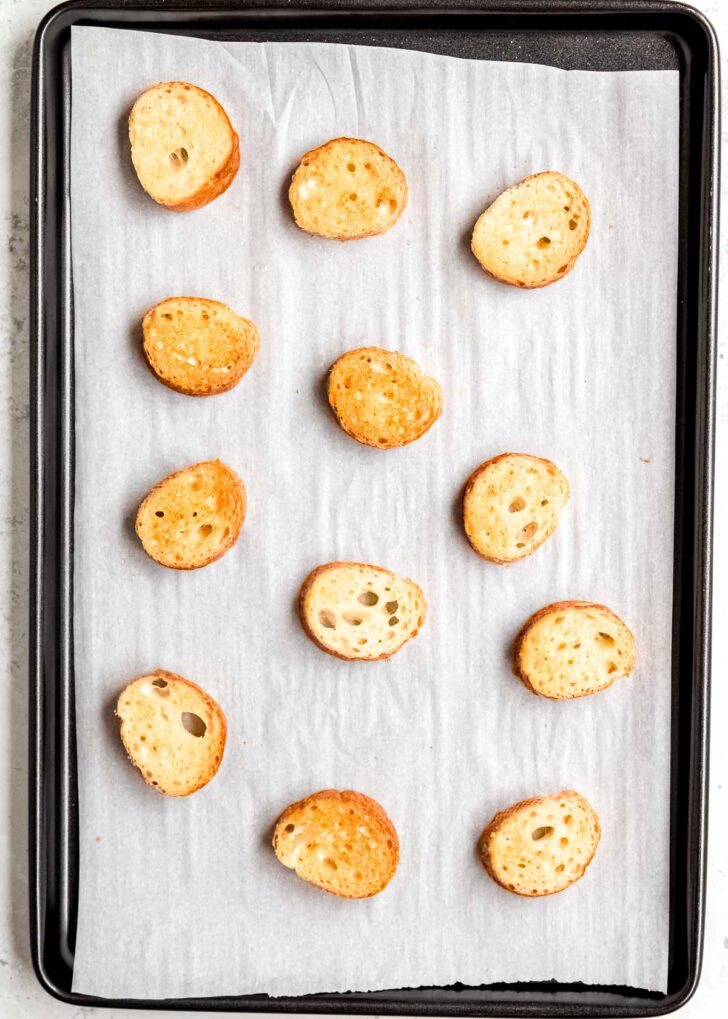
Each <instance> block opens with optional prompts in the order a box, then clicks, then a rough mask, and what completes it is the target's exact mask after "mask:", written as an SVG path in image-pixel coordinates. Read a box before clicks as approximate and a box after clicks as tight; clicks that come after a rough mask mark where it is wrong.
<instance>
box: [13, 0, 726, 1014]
mask: <svg viewBox="0 0 728 1019" xmlns="http://www.w3.org/2000/svg"><path fill="white" fill-rule="evenodd" d="M236 7H237V5H224V4H219V5H214V6H212V7H211V6H205V7H204V8H203V7H201V6H195V5H193V4H182V3H181V4H178V5H176V7H175V9H174V10H170V9H169V8H167V6H166V5H163V4H157V5H154V4H144V5H140V4H134V3H126V4H116V5H111V4H108V5H106V4H93V5H92V4H82V3H78V4H69V5H66V6H65V7H62V8H59V9H57V11H56V12H54V13H52V14H51V15H49V16H48V18H46V20H45V22H44V23H43V25H42V26H41V28H40V29H39V32H38V36H37V40H36V51H35V60H34V92H33V101H34V108H33V130H34V137H33V153H32V154H33V168H32V182H31V183H32V191H33V195H32V200H33V210H32V211H33V215H32V221H33V228H34V233H33V241H32V254H33V275H32V298H33V309H34V315H33V323H34V328H33V336H32V352H33V367H32V371H33V380H32V381H33V392H34V411H35V414H34V421H33V425H34V435H33V440H34V442H33V448H34V459H33V489H32V492H33V500H34V505H33V515H32V527H33V548H34V560H33V577H32V580H33V583H32V588H33V589H32V592H31V622H32V627H31V633H32V634H33V636H32V647H31V692H32V697H33V711H32V720H31V721H32V726H33V733H32V740H31V754H32V759H31V818H30V823H31V886H32V897H33V902H32V925H33V929H32V947H33V955H34V962H35V965H36V969H37V972H38V975H39V978H40V979H41V982H42V983H43V984H44V986H46V988H47V989H48V990H50V991H51V993H55V994H56V995H58V996H60V997H63V998H64V999H65V1000H68V1001H73V1002H75V1003H77V1004H84V1003H86V1004H92V1003H93V1004H97V1005H99V1004H107V1005H117V1006H120V1005H127V1006H129V1005H139V1006H144V1007H150V1006H152V1007H153V1006H159V1007H166V1008H173V1009H180V1008H200V1009H208V1010H223V1009H226V1010H231V1011H240V1010H245V1009H247V1010H253V1011H309V1012H348V1013H353V1012H371V1013H376V1014H395V1013H401V1014H415V1013H418V1014H419V1013H423V1014H424V1013H427V1014H433V1015H444V1014H449V1013H457V1014H463V1015H467V1014H478V1015H481V1014H482V1015H503V1016H504V1015H527V1014H538V1015H640V1014H642V1015H644V1014H658V1013H660V1012H664V1011H666V1010H670V1009H672V1008H675V1007H677V1006H678V1005H679V1004H680V1003H682V1002H684V1000H686V998H687V997H688V996H689V994H690V993H691V991H692V989H693V988H694V986H695V983H696V981H697V977H698V972H699V959H700V948H701V939H702V917H703V894H704V850H705V818H706V813H705V810H706V803H705V788H706V758H705V754H706V743H705V728H706V717H707V679H708V651H709V632H708V630H709V561H710V519H711V485H712V480H711V479H712V441H713V440H712V433H713V424H712V422H713V372H714V360H715V346H714V321H715V318H714V314H715V251H716V245H715V241H714V231H715V227H716V215H717V210H716V200H715V192H716V189H717V165H716V161H717V155H716V142H715V139H716V132H717V112H716V102H717V100H716V90H717V80H716V79H717V70H716V47H715V41H714V39H713V36H712V33H711V31H710V29H709V27H708V26H707V25H706V23H705V22H704V21H703V19H701V18H700V16H698V15H696V14H695V13H694V12H690V11H689V10H688V9H686V8H683V7H682V6H680V5H672V4H631V3H622V4H611V5H595V4H588V3H573V4H544V3H541V4H538V3H536V4H535V3H526V2H524V3H521V4H518V3H511V4H508V5H497V4H490V5H487V6H486V5H476V4H465V3H463V4H459V5H457V6H454V5H449V4H439V5H431V6H430V5H428V7H427V8H418V7H417V6H415V5H414V4H411V3H410V4H406V3H401V4H400V5H398V7H397V9H396V10H395V9H393V8H390V7H388V6H386V5H384V4H370V5H367V6H366V7H365V6H364V5H362V4H353V3H352V4H351V5H350V7H349V8H348V9H346V10H343V9H340V8H335V7H333V6H329V7H327V8H326V9H322V8H320V7H318V6H316V5H312V4H305V3H304V4H300V5H298V6H297V7H295V8H291V7H285V8H277V9H272V8H266V7H263V6H254V5H250V6H249V7H247V8H246V9H245V10H239V9H236ZM73 24H93V25H100V26H105V27H111V26H114V25H115V26H118V27H123V28H137V29H139V28H145V27H148V28H149V29H151V30H153V29H156V30H163V31H165V32H173V31H185V32H189V33H192V34H197V35H204V36H207V37H210V38H227V39H246V40H259V39H275V40H279V41H284V40H286V39H296V40H299V41H306V40H317V41H329V42H348V43H358V44H363V45H387V46H401V47H406V48H410V49H422V50H429V51H432V52H438V53H446V54H452V55H457V56H465V57H470V58H475V59H507V60H523V61H530V62H541V63H549V64H553V65H556V66H560V67H580V68H585V69H590V70H617V69H648V68H679V69H680V71H681V153H680V172H681V180H680V195H681V209H680V255H679V281H678V294H677V295H676V296H677V300H678V337H677V339H678V361H679V363H678V392H677V419H676V470H677V477H676V505H675V604H674V642H673V741H672V751H673V758H672V760H673V780H672V830H673V839H672V864H671V925H670V938H671V944H670V972H669V985H668V992H667V994H666V995H657V994H648V993H647V992H639V991H635V990H633V989H629V988H619V987H610V988H595V987H588V988H587V987H584V986H583V985H563V984H556V983H549V984H520V985H490V986H488V987H481V988H466V987H459V986H456V987H453V988H420V989H416V990H403V991H382V992H373V993H368V994H347V995H316V996H310V997H306V998H296V999H285V998H283V999H282V998H277V999H269V998H267V997H265V996H261V995H256V996H251V997H247V998H214V999H204V1000H189V999H187V1000H185V1001H184V1002H175V1001H165V1002H152V1001H137V1002H111V1001H106V1000H104V1001H102V1000H101V999H96V998H87V997H84V996H82V995H77V994H76V995H74V994H72V993H71V991H70V987H71V979H72V970H73V948H74V941H75V923H76V910H77V879H78V846H77V804H76V793H75V787H76V774H75V745H74V727H73V648H72V618H71V606H72V597H71V595H72V576H73V571H72V563H73V547H72V519H73V505H72V492H73V322H72V279H71V275H70V257H69V254H70V252H69V233H68V183H69V179H68V173H69V160H68V140H69V113H70V26H71V25H73ZM109 949H110V951H112V950H113V946H109Z"/></svg>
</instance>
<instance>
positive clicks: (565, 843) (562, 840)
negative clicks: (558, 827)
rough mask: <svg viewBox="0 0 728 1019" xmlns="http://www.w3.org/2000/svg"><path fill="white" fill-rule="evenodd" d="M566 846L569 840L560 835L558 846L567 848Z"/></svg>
mask: <svg viewBox="0 0 728 1019" xmlns="http://www.w3.org/2000/svg"><path fill="white" fill-rule="evenodd" d="M568 844H569V840H568V839H567V837H566V836H565V835H562V836H561V838H560V839H559V845H560V846H568Z"/></svg>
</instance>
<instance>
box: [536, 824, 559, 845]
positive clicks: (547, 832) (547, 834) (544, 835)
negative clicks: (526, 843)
mask: <svg viewBox="0 0 728 1019" xmlns="http://www.w3.org/2000/svg"><path fill="white" fill-rule="evenodd" d="M553 833H554V829H553V826H552V825H550V824H545V825H541V827H540V828H534V829H533V831H532V832H531V838H532V839H533V841H534V842H539V841H540V840H541V839H548V838H551V836H552V835H553Z"/></svg>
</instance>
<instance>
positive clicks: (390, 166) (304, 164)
mask: <svg viewBox="0 0 728 1019" xmlns="http://www.w3.org/2000/svg"><path fill="white" fill-rule="evenodd" d="M342 145H348V146H351V147H352V149H353V150H354V151H359V152H361V154H364V153H365V152H367V151H371V152H372V153H376V156H377V157H379V158H381V160H382V162H383V164H384V167H385V169H386V171H387V173H388V177H389V182H390V187H391V193H392V196H393V197H392V201H394V202H396V208H395V210H394V213H395V214H394V215H390V218H389V219H388V220H387V222H386V224H384V225H383V226H381V227H378V228H372V229H366V228H362V229H360V230H358V231H356V232H353V233H343V232H336V228H333V229H330V228H326V229H321V228H320V229H316V228H314V225H313V224H312V223H311V222H310V221H309V217H307V216H305V215H304V214H303V210H302V208H301V202H300V195H299V191H300V186H301V184H302V182H303V180H304V179H305V176H306V171H307V168H308V167H309V166H310V165H311V164H312V163H316V162H317V161H320V163H321V165H323V162H324V161H325V160H326V158H327V157H328V156H329V155H331V154H332V153H333V152H334V151H335V150H336V149H337V148H338V147H340V146H342ZM288 198H289V201H290V203H291V208H292V210H293V217H294V219H295V221H296V225H297V226H298V227H300V229H301V230H304V231H305V232H306V233H310V234H313V235H314V236H317V237H326V238H328V239H330V240H338V241H351V240H362V239H363V238H365V237H375V236H378V235H379V234H383V233H386V231H387V230H389V229H391V227H393V226H394V225H395V223H397V221H398V220H399V219H400V217H401V215H402V213H403V212H404V210H405V208H406V207H407V199H408V188H407V179H406V177H405V175H404V173H403V172H402V169H401V167H400V166H399V165H398V164H397V163H396V162H395V160H394V159H392V157H391V156H389V155H388V154H387V153H386V152H385V151H384V149H381V148H380V147H379V146H378V145H375V143H374V142H370V141H366V140H364V139H362V138H348V137H340V138H332V139H331V140H330V141H328V142H325V143H324V144H323V145H319V146H318V147H317V148H315V149H310V150H309V151H308V152H305V153H304V154H303V155H302V156H301V159H300V162H299V165H298V166H297V167H296V170H295V172H294V174H293V177H292V178H291V184H290V187H289V189H288Z"/></svg>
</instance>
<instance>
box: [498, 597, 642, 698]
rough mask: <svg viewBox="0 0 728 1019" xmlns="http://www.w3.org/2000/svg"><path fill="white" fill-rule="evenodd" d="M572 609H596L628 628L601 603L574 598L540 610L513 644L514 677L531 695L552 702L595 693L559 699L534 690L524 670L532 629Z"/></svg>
mask: <svg viewBox="0 0 728 1019" xmlns="http://www.w3.org/2000/svg"><path fill="white" fill-rule="evenodd" d="M572 608H580V609H583V610H584V611H588V610H589V609H595V610H597V611H600V612H606V613H607V614H608V615H610V616H612V617H613V618H614V619H615V620H616V621H617V622H618V623H619V624H620V625H621V626H626V624H625V623H624V621H623V620H622V619H620V617H619V616H618V615H617V613H616V612H613V611H612V609H610V608H608V607H607V606H606V605H601V604H599V602H591V601H579V600H578V599H573V598H572V599H570V600H567V601H557V602H552V603H551V604H550V605H545V606H544V607H543V608H542V609H539V610H538V612H534V613H533V615H532V616H530V617H529V618H528V619H527V620H526V622H525V623H524V624H523V626H522V627H521V629H520V630H519V631H518V634H517V635H516V639H515V640H514V642H513V674H514V676H516V678H517V679H520V681H521V682H522V683H523V685H524V686H525V687H526V689H527V690H530V691H531V693H533V694H536V696H537V697H546V698H547V699H548V700H552V701H561V700H576V699H577V698H579V697H590V696H592V695H593V693H594V692H595V691H590V690H586V691H584V692H583V693H577V694H572V695H570V696H569V697H559V696H556V695H553V694H547V693H544V692H543V691H541V690H536V689H535V688H534V686H533V685H532V684H531V683H530V682H529V679H528V676H527V675H526V673H525V672H524V670H523V668H522V649H523V644H524V642H525V641H526V639H527V637H528V635H529V633H530V631H531V629H532V628H533V627H534V626H535V625H536V623H538V622H539V621H540V620H541V619H544V618H545V617H546V616H549V615H552V614H556V613H558V612H561V611H563V610H564V609H572ZM634 666H635V662H634V661H633V662H632V664H631V665H630V666H629V668H628V669H627V671H626V672H625V673H624V674H623V675H621V676H616V675H615V678H614V679H613V680H612V681H611V682H610V683H608V684H607V685H606V686H602V687H600V688H599V691H597V692H601V691H602V690H608V689H609V687H610V686H611V685H612V683H614V682H615V681H616V680H617V679H623V678H625V677H626V676H629V675H630V673H631V672H632V670H633V669H634Z"/></svg>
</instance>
